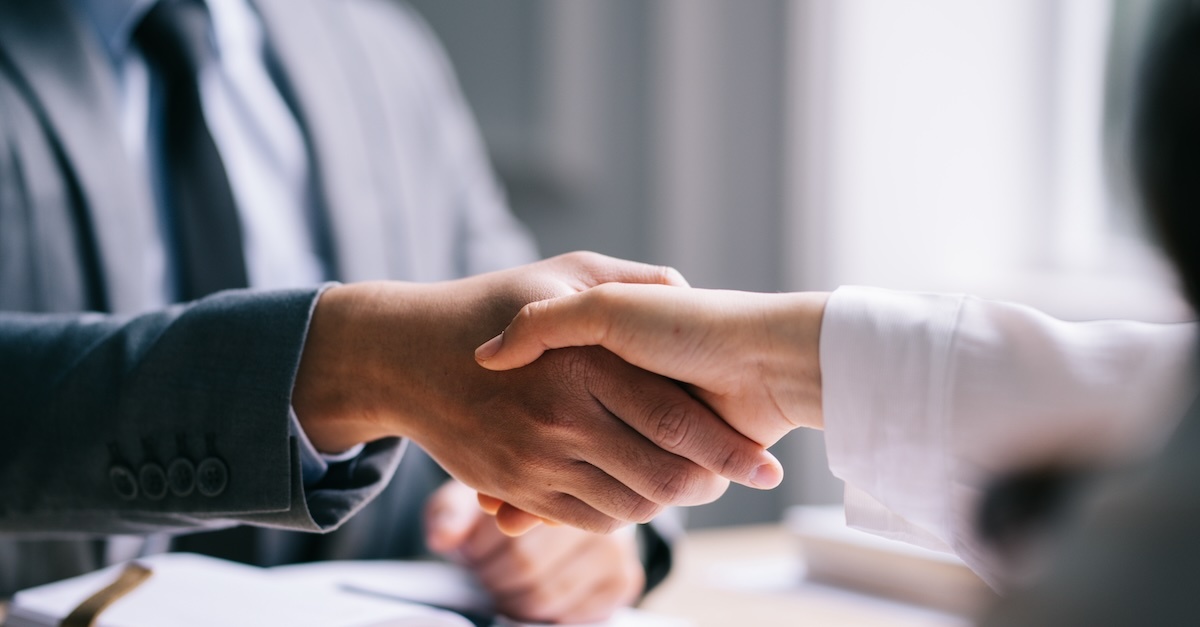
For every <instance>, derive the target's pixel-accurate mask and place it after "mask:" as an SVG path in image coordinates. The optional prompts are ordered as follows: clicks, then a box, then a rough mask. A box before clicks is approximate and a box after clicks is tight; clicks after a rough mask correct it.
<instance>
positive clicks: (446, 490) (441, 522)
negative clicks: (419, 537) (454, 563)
mask: <svg viewBox="0 0 1200 627" xmlns="http://www.w3.org/2000/svg"><path fill="white" fill-rule="evenodd" d="M471 492H472V490H471V489H470V488H468V487H466V486H465V485H463V484H461V483H459V482H457V481H454V480H451V481H447V482H446V484H445V485H443V486H442V487H441V488H439V489H438V490H437V491H436V492H434V493H433V494H432V495H431V496H430V497H429V501H428V502H427V503H426V506H425V542H426V544H427V545H428V546H429V549H430V550H432V551H434V552H435V553H449V552H451V551H454V550H456V549H458V548H459V547H460V546H461V545H462V544H463V542H464V541H465V540H466V539H467V537H468V536H469V535H470V534H471V531H472V530H473V529H474V528H475V526H476V524H478V522H479V519H480V513H479V510H478V508H476V507H475V504H474V503H473V502H472V499H471Z"/></svg>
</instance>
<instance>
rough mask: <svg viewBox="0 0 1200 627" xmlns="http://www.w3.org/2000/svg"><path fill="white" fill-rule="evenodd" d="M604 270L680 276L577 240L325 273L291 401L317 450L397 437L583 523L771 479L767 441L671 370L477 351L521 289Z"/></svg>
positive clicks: (576, 288)
mask: <svg viewBox="0 0 1200 627" xmlns="http://www.w3.org/2000/svg"><path fill="white" fill-rule="evenodd" d="M607 283H644V284H659V285H663V286H684V285H686V283H685V282H684V281H683V279H682V277H680V276H679V275H678V273H676V272H674V271H673V270H669V269H666V268H662V267H657V266H649V265H644V264H638V263H633V262H627V261H621V260H616V259H611V258H608V257H603V256H601V255H595V254H590V253H573V254H570V255H564V256H560V257H556V258H553V259H549V260H546V261H543V262H539V263H535V264H531V265H528V266H523V267H521V268H516V269H513V270H508V271H502V272H494V273H490V274H485V275H480V276H476V277H472V278H468V279H462V280H458V281H448V282H444V283H434V284H407V283H395V282H385V283H363V284H354V285H346V286H338V287H334V288H331V289H329V290H328V291H327V292H326V293H325V294H324V295H323V296H322V297H321V298H320V300H319V302H318V304H317V307H316V310H315V311H314V313H313V318H312V322H311V325H310V329H309V335H308V339H307V343H306V346H305V348H304V354H303V357H302V359H301V363H300V369H299V372H298V374H297V378H296V384H295V388H294V390H293V407H294V408H295V409H296V412H297V415H298V416H299V417H300V420H301V424H302V425H303V427H304V429H305V432H306V434H307V435H308V436H309V438H310V439H311V440H312V441H313V443H314V445H315V446H317V448H318V449H319V450H322V451H329V452H336V451H340V450H345V449H347V448H349V447H351V446H353V445H354V444H357V443H358V442H364V441H371V440H375V439H379V438H384V437H393V436H399V437H408V438H411V439H412V440H414V441H415V442H417V443H418V444H420V445H421V446H422V447H423V448H424V449H425V450H426V451H428V452H429V453H430V455H431V456H433V457H434V459H436V460H437V461H438V463H440V464H441V465H442V466H443V467H444V468H445V469H446V470H447V471H448V472H449V473H450V474H451V475H453V476H454V477H455V478H457V479H459V480H460V481H462V482H463V483H465V484H467V485H469V486H471V487H472V488H475V489H476V490H478V491H479V492H480V493H482V494H487V495H492V496H494V497H496V498H498V499H502V500H503V501H505V502H507V503H509V504H511V506H512V507H513V508H515V509H517V510H523V511H525V512H529V513H530V514H533V515H536V516H538V517H540V518H542V519H545V520H550V521H557V522H561V523H566V524H569V525H572V526H576V527H580V528H582V529H586V530H590V531H597V532H610V531H613V530H615V529H617V528H618V527H620V526H622V525H624V524H626V523H630V522H646V521H648V520H650V519H652V518H654V517H655V516H656V515H657V514H658V513H660V512H661V511H662V510H663V509H664V508H665V507H667V506H671V505H696V504H701V503H707V502H710V501H712V500H714V499H716V498H717V497H719V496H720V495H721V494H722V493H723V492H724V490H725V489H726V487H727V486H728V480H729V479H732V480H734V481H737V482H739V483H744V484H747V485H753V486H755V487H760V488H771V487H774V486H775V485H777V484H778V483H779V482H780V480H781V479H782V469H781V468H780V466H779V463H778V461H777V460H775V458H774V457H772V456H771V455H770V453H768V452H767V451H766V450H765V448H764V446H763V443H762V442H760V441H755V439H752V438H751V437H747V436H746V435H743V433H740V432H739V431H738V430H735V429H734V428H732V427H730V426H729V424H728V423H727V422H726V421H725V420H723V419H722V418H721V417H718V415H717V414H716V413H714V412H713V410H712V409H710V407H713V408H717V407H719V406H720V403H716V404H714V403H712V402H711V401H712V400H713V399H708V401H709V402H708V403H707V404H706V403H705V402H701V401H700V400H697V398H696V397H694V396H692V395H691V394H689V393H688V392H687V391H686V390H684V389H683V388H682V387H680V385H678V384H677V383H676V382H675V381H673V380H672V379H671V378H669V376H670V375H668V376H663V375H660V374H653V373H651V372H648V371H646V370H643V369H641V368H639V367H637V366H636V365H633V364H631V363H629V361H627V360H625V359H622V358H620V357H618V356H617V355H614V354H613V353H612V352H611V351H609V350H606V349H604V348H599V347H579V348H570V349H566V350H561V351H554V352H553V353H552V354H548V355H546V356H544V357H543V358H541V359H538V360H537V362H536V363H533V364H530V365H528V366H526V367H524V368H520V369H516V370H511V371H504V372H499V371H491V370H488V369H484V368H480V367H479V366H478V365H477V364H476V362H475V360H474V359H473V358H472V351H473V350H474V348H475V347H477V346H478V345H479V344H480V343H482V342H484V341H485V340H487V338H488V337H490V336H492V335H494V334H495V333H496V332H497V331H498V330H500V329H502V328H503V327H504V325H506V324H508V322H509V321H510V320H512V318H513V317H514V316H515V315H516V314H517V313H518V311H520V310H521V309H522V307H524V306H525V305H527V304H529V303H534V302H538V301H545V300H547V299H553V298H558V297H563V296H568V295H571V294H577V293H580V292H584V293H586V292H585V290H589V289H590V288H594V287H596V286H599V285H603V284H607ZM672 289H674V288H672ZM635 363H636V361H635ZM702 398H703V397H702ZM717 411H720V409H718V410H717ZM499 522H500V523H501V525H502V526H503V525H504V519H503V518H502V519H501V520H500V521H499Z"/></svg>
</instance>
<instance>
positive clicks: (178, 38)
mask: <svg viewBox="0 0 1200 627" xmlns="http://www.w3.org/2000/svg"><path fill="white" fill-rule="evenodd" d="M134 40H135V41H136V42H137V43H138V45H139V46H141V47H142V52H143V54H145V55H146V60H147V62H149V63H150V64H152V65H155V66H157V68H158V70H159V71H160V72H163V73H165V74H167V75H172V74H176V73H186V74H189V75H192V76H195V75H196V74H197V73H198V72H199V70H200V68H202V67H204V64H205V63H206V62H207V61H209V60H210V59H212V58H213V57H214V56H216V47H215V46H214V45H213V36H212V17H211V16H210V15H209V13H208V7H207V6H205V5H204V3H203V2H201V1H200V0H158V2H156V3H155V5H154V8H152V9H150V11H149V12H148V13H146V17H144V18H142V21H141V23H140V24H138V27H137V30H136V31H134Z"/></svg>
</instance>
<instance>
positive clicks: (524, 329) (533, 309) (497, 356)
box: [475, 283, 618, 370]
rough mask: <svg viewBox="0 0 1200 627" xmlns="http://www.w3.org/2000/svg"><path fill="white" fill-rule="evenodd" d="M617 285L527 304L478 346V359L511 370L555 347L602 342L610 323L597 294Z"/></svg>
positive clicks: (497, 367) (608, 285)
mask: <svg viewBox="0 0 1200 627" xmlns="http://www.w3.org/2000/svg"><path fill="white" fill-rule="evenodd" d="M615 285H618V284H612V283H610V284H605V285H602V286H600V287H594V288H592V289H589V290H585V291H583V292H579V293H577V294H571V295H569V296H563V297H560V298H552V299H549V300H542V301H538V302H534V303H529V304H528V305H525V306H524V307H522V308H521V311H520V313H518V314H517V317H516V318H513V321H512V322H510V323H509V325H508V328H506V329H505V330H504V331H502V332H501V333H500V335H497V336H496V337H494V338H492V339H490V340H488V341H487V342H484V343H483V344H482V345H481V346H480V347H479V348H477V349H475V361H476V362H478V363H479V365H481V366H483V367H484V368H487V369H489V370H511V369H513V368H520V367H521V366H526V365H528V364H531V363H533V362H534V361H535V360H537V358H538V357H541V355H542V353H544V352H546V351H548V350H550V349H553V348H565V347H567V346H594V345H603V343H604V339H605V335H606V334H607V330H608V329H607V327H608V322H607V316H606V315H605V313H604V312H603V311H601V308H600V307H598V306H596V305H598V303H597V302H596V301H597V300H598V299H597V298H596V294H597V293H598V292H600V291H611V290H612V289H614V287H613V286H615Z"/></svg>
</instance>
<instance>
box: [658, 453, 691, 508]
mask: <svg viewBox="0 0 1200 627" xmlns="http://www.w3.org/2000/svg"><path fill="white" fill-rule="evenodd" d="M689 466H690V465H689ZM701 472H702V471H701V470H700V469H699V468H693V467H685V465H684V464H682V463H680V464H671V465H669V466H665V467H664V468H663V469H662V470H661V471H660V472H659V474H658V475H657V476H656V477H655V479H656V481H655V484H654V488H653V498H654V500H655V501H656V502H657V503H658V504H660V505H672V504H679V503H682V502H684V501H686V500H688V499H689V498H690V497H691V496H692V495H693V494H694V493H695V491H696V486H697V484H698V482H699V479H700V473H701Z"/></svg>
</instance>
